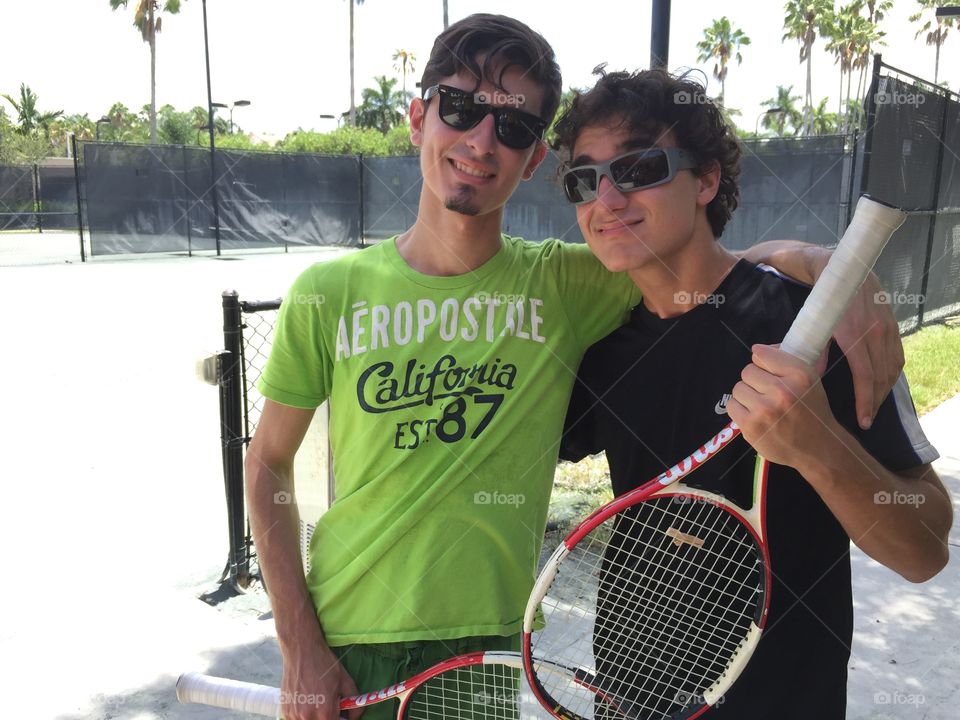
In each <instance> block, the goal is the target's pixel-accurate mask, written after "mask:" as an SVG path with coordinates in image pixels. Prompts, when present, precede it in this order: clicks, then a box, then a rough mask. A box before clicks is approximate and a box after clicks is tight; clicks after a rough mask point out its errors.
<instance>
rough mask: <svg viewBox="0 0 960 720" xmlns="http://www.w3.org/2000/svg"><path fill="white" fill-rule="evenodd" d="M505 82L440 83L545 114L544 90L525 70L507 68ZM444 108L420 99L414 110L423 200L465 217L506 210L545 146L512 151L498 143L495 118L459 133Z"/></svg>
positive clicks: (463, 76)
mask: <svg viewBox="0 0 960 720" xmlns="http://www.w3.org/2000/svg"><path fill="white" fill-rule="evenodd" d="M498 75H499V73H497V74H496V75H495V76H498ZM501 82H502V85H503V87H502V88H497V87H494V86H493V84H491V83H490V82H488V81H486V80H485V81H484V82H482V83H481V84H480V85H479V87H478V86H477V83H476V80H475V78H474V77H473V76H471V75H468V74H467V73H460V74H458V75H453V76H450V77H446V78H443V79H442V80H440V84H442V85H449V86H451V87H454V88H460V89H462V90H464V91H465V92H467V93H469V94H474V93H477V94H479V93H483V94H485V96H486V98H485V99H486V100H488V101H489V102H490V103H491V104H492V105H494V106H501V107H508V108H516V109H519V110H523V111H525V112H528V113H531V114H534V115H539V114H540V107H541V103H542V95H543V93H542V90H541V89H540V87H539V86H537V85H536V84H535V83H534V82H533V81H532V80H531V79H529V78H528V77H527V76H526V74H525V73H524V71H523V70H521V69H520V68H518V67H510V68H508V69H507V70H506V72H504V73H503V75H502V80H501ZM439 106H440V98H439V97H437V96H434V97H433V98H431V99H430V100H429V101H427V102H424V101H423V100H420V99H415V100H414V101H413V103H412V104H411V106H410V128H411V140H412V141H413V144H414V145H418V146H419V147H420V168H421V171H422V173H423V193H424V196H425V197H424V199H426V200H428V202H431V203H438V204H439V205H442V207H444V208H446V209H447V210H450V211H453V212H456V213H460V214H462V215H471V216H473V215H485V214H487V213H490V212H493V211H496V210H499V209H501V208H502V207H503V205H504V204H505V203H506V202H507V200H508V199H509V198H510V196H511V195H512V194H513V191H514V190H516V187H517V185H518V184H519V183H520V180H521V179H523V180H527V179H529V178H530V177H531V176H532V175H533V173H534V171H535V170H536V168H537V166H538V165H539V164H540V162H541V161H542V160H543V157H544V155H545V153H546V146H545V145H544V144H543V143H542V142H540V141H537V142H535V143H534V144H533V145H531V146H530V147H529V148H526V149H524V150H515V149H513V148H509V147H507V146H506V145H504V144H503V143H502V142H500V140H498V139H497V136H496V132H495V129H494V116H493V114H492V113H491V114H488V115H486V116H485V117H484V118H483V120H482V121H481V122H480V124H479V125H477V126H475V127H473V128H470V129H469V130H457V129H455V128H452V127H450V126H449V125H446V124H445V123H444V122H443V121H442V120H441V119H440V116H439V112H438V110H439Z"/></svg>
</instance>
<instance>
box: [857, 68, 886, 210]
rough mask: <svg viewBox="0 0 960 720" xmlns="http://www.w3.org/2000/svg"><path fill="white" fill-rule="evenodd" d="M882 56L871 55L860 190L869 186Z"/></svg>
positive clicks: (862, 191) (864, 189)
mask: <svg viewBox="0 0 960 720" xmlns="http://www.w3.org/2000/svg"><path fill="white" fill-rule="evenodd" d="M882 66H883V58H882V56H881V55H880V53H876V54H875V55H874V56H873V78H872V79H871V80H870V90H869V91H868V92H867V117H866V119H865V120H864V123H865V125H866V129H865V130H864V133H865V134H864V138H863V174H862V175H861V176H860V192H861V193H865V192H867V190H868V188H869V187H870V156H871V155H872V154H873V125H874V123H875V122H876V120H877V103H876V102H875V99H876V97H877V88H878V87H879V85H880V68H881V67H882Z"/></svg>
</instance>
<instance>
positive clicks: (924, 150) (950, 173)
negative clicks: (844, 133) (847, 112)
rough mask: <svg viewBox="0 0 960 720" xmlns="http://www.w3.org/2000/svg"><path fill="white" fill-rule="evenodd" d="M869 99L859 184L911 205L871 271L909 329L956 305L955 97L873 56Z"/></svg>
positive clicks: (959, 283) (959, 236) (959, 256)
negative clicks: (863, 169) (866, 134)
mask: <svg viewBox="0 0 960 720" xmlns="http://www.w3.org/2000/svg"><path fill="white" fill-rule="evenodd" d="M881 71H885V74H883V75H881V74H880V73H881ZM869 99H870V101H871V103H872V107H870V112H869V113H868V118H869V120H870V122H869V127H868V139H867V142H866V146H867V147H866V151H865V152H866V157H865V160H864V162H865V164H866V172H865V177H864V178H863V186H864V189H865V191H866V192H868V193H869V194H870V195H872V196H874V197H876V198H878V199H880V200H883V201H885V202H888V203H891V204H894V205H898V206H900V207H902V208H904V209H906V210H908V211H910V215H909V217H908V219H907V221H906V223H904V225H903V227H902V228H900V230H898V231H897V233H896V234H895V235H894V237H893V239H892V240H891V241H890V243H889V244H888V245H887V248H886V249H885V250H884V252H883V254H882V255H881V256H880V260H879V261H878V263H877V267H876V272H877V275H878V276H879V277H880V280H881V282H882V284H883V286H884V288H885V289H886V296H887V299H888V300H889V301H890V302H891V303H892V305H893V311H894V314H895V315H896V317H897V320H898V321H900V324H901V327H902V328H903V329H905V330H908V329H912V328H913V327H916V326H918V325H921V324H924V323H925V322H930V321H932V320H936V319H938V318H942V317H945V316H947V315H950V314H953V313H955V312H957V310H958V309H960V162H958V160H957V155H958V152H960V103H958V101H957V95H955V94H954V93H951V92H949V91H947V90H945V89H943V88H938V87H936V86H931V85H929V84H928V83H924V82H923V81H921V80H919V79H918V78H915V77H913V76H910V75H909V74H907V73H903V72H902V71H899V70H897V69H896V68H892V67H890V66H887V65H884V64H883V63H882V61H880V60H879V59H878V60H877V64H876V66H875V69H874V80H873V87H872V88H871V95H870V98H869Z"/></svg>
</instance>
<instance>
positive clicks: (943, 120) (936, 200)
mask: <svg viewBox="0 0 960 720" xmlns="http://www.w3.org/2000/svg"><path fill="white" fill-rule="evenodd" d="M939 97H940V100H941V102H942V103H943V111H942V112H941V113H940V129H939V131H938V132H937V147H938V148H939V149H938V152H937V169H936V170H935V171H934V172H935V173H936V174H935V175H934V176H933V202H932V207H931V208H930V209H931V210H932V211H933V214H932V215H931V216H930V230H929V231H928V232H927V252H926V254H925V255H924V258H923V274H922V275H921V276H920V300H919V302H918V303H917V327H918V328H920V327H923V314H924V312H925V311H926V305H927V284H928V283H929V282H930V259H931V258H932V257H933V241H934V240H935V239H936V230H937V217H938V216H939V211H940V176H941V175H943V149H944V142H943V141H944V139H945V138H946V137H947V110H948V109H949V107H950V97H949V96H947V95H940V96H939Z"/></svg>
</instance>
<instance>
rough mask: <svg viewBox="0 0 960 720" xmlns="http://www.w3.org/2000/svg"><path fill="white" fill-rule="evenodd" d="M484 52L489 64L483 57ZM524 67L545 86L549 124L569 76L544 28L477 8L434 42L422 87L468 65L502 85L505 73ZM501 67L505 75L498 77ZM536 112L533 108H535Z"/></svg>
mask: <svg viewBox="0 0 960 720" xmlns="http://www.w3.org/2000/svg"><path fill="white" fill-rule="evenodd" d="M479 55H483V56H484V58H483V67H480V64H479V63H478V62H477V57H478V56H479ZM509 67H519V68H521V69H522V70H524V71H526V74H527V76H528V77H529V78H531V79H532V80H533V81H534V82H535V83H536V84H537V85H539V86H540V87H541V88H543V104H542V106H541V108H540V117H541V118H542V119H543V120H546V121H547V122H548V123H549V122H550V121H551V120H552V119H553V116H554V115H555V114H556V112H557V108H558V107H559V106H560V93H561V91H562V89H563V81H562V79H561V75H560V66H559V65H558V64H557V58H556V56H555V55H554V52H553V48H552V47H550V43H548V42H547V41H546V40H545V39H544V38H543V36H542V35H540V33H538V32H535V31H534V30H531V29H530V28H529V27H527V26H526V25H524V24H523V23H522V22H520V21H519V20H514V19H513V18H511V17H507V16H506V15H490V14H487V13H477V14H475V15H470V16H468V17H465V18H463V20H460V21H458V22H455V23H454V24H453V25H451V26H450V27H448V28H447V29H446V30H444V31H443V32H442V33H440V35H439V36H438V37H437V39H436V41H434V43H433V49H432V50H431V51H430V59H429V60H427V64H426V65H425V66H424V68H423V76H422V77H421V79H420V88H421V90H426V89H427V88H428V87H431V86H432V85H436V84H437V83H438V82H439V81H440V79H441V78H445V77H450V76H451V75H456V74H457V73H458V72H460V71H461V70H466V71H467V72H469V73H470V74H471V75H473V76H474V77H475V78H477V86H476V87H479V86H480V82H481V78H483V79H485V80H487V81H488V82H489V83H491V84H492V85H493V86H494V87H496V88H497V89H499V90H504V92H505V89H504V87H503V85H502V84H501V82H500V81H501V78H502V75H503V73H504V72H505V71H506V70H507V68H509ZM497 69H499V70H500V75H499V76H497V77H494V74H493V73H494V71H495V70H497ZM531 112H532V111H531Z"/></svg>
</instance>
